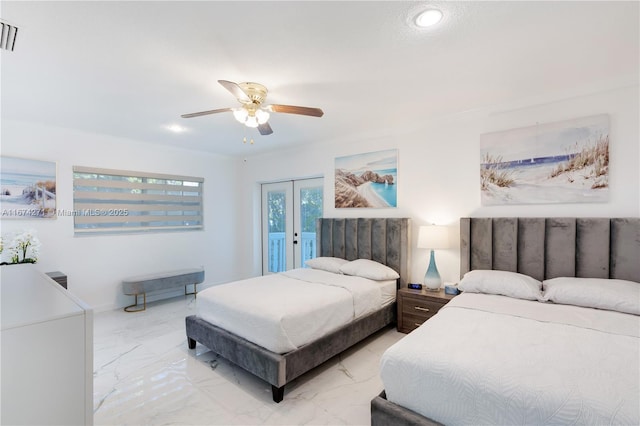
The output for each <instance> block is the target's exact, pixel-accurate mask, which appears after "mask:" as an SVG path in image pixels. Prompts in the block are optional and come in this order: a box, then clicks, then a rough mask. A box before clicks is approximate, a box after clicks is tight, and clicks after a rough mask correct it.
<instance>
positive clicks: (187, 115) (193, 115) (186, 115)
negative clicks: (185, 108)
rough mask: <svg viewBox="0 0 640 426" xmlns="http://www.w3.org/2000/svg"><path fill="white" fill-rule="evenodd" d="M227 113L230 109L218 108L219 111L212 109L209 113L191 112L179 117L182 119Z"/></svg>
mask: <svg viewBox="0 0 640 426" xmlns="http://www.w3.org/2000/svg"><path fill="white" fill-rule="evenodd" d="M227 111H233V109H232V108H220V109H212V110H209V111H201V112H192V113H190V114H182V115H181V116H180V117H182V118H192V117H200V116H202V115H209V114H217V113H219V112H227Z"/></svg>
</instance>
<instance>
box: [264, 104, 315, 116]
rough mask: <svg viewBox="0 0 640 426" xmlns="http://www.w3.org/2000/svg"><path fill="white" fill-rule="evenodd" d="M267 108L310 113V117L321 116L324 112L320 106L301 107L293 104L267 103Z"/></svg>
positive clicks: (300, 113) (292, 112)
mask: <svg viewBox="0 0 640 426" xmlns="http://www.w3.org/2000/svg"><path fill="white" fill-rule="evenodd" d="M269 109H270V110H271V111H273V112H284V113H286V114H299V115H310V116H312V117H322V116H323V115H324V112H323V111H322V110H321V109H320V108H310V107H301V106H294V105H269Z"/></svg>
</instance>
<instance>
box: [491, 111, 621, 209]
mask: <svg viewBox="0 0 640 426" xmlns="http://www.w3.org/2000/svg"><path fill="white" fill-rule="evenodd" d="M480 188H481V194H482V195H481V199H482V204H483V205H504V204H547V203H549V204H551V203H585V202H586V203H589V202H606V201H607V200H608V197H609V116H608V115H607V114H602V115H596V116H590V117H583V118H576V119H573V120H567V121H562V122H556V123H546V124H538V125H535V126H530V127H523V128H519V129H511V130H506V131H502V132H495V133H486V134H483V135H480Z"/></svg>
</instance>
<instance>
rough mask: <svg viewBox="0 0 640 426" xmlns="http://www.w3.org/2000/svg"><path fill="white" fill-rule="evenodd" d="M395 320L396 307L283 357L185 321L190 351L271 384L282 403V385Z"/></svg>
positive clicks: (204, 324) (193, 319)
mask: <svg viewBox="0 0 640 426" xmlns="http://www.w3.org/2000/svg"><path fill="white" fill-rule="evenodd" d="M395 320H396V304H395V303H392V304H390V305H387V306H385V307H384V308H382V309H380V310H378V311H376V312H373V313H371V314H369V315H367V316H365V317H363V318H360V319H358V320H356V321H354V322H352V323H350V324H347V325H345V326H343V327H341V328H339V329H338V330H336V331H334V332H332V333H331V334H329V335H327V336H324V337H322V338H320V339H318V340H316V341H313V342H311V343H309V344H307V345H305V346H302V347H300V348H298V349H296V350H294V351H291V352H288V353H286V354H277V353H274V352H271V351H269V350H267V349H265V348H263V347H261V346H258V345H256V344H255V343H252V342H250V341H248V340H246V339H243V338H242V337H239V336H237V335H235V334H233V333H230V332H228V331H226V330H224V329H222V328H220V327H217V326H215V325H213V324H211V323H209V322H207V321H205V320H203V319H202V318H200V317H198V316H196V315H191V316H188V317H187V318H186V320H185V321H186V328H187V341H188V345H189V348H190V349H194V348H195V346H196V342H199V343H201V344H203V345H204V346H206V347H208V348H209V349H211V350H212V351H213V352H215V353H217V354H219V355H220V356H222V357H223V358H226V359H227V360H229V361H231V362H232V363H234V364H236V365H237V366H239V367H241V368H243V369H245V370H247V371H249V372H250V373H252V374H254V375H256V376H258V377H260V378H261V379H263V380H265V381H267V382H268V383H270V384H271V390H272V392H273V400H274V401H275V402H280V401H282V398H283V397H284V385H285V384H286V383H288V382H290V381H292V380H293V379H295V378H297V377H299V376H300V375H302V374H303V373H306V372H307V371H309V370H311V369H313V368H315V367H317V366H318V365H320V364H322V363H323V362H325V361H327V360H328V359H330V358H332V357H333V356H335V355H337V354H339V353H341V352H342V351H344V350H345V349H347V348H349V347H351V346H353V345H354V344H356V343H358V342H359V341H361V340H363V339H365V338H366V337H368V336H370V335H371V334H373V333H375V332H376V331H378V330H381V329H383V328H384V327H386V326H387V325H389V324H394V323H395Z"/></svg>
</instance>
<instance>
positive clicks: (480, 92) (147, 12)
mask: <svg viewBox="0 0 640 426" xmlns="http://www.w3.org/2000/svg"><path fill="white" fill-rule="evenodd" d="M639 4H640V3H638V2H637V1H629V2H612V1H604V2H591V1H585V2H580V1H571V2H522V1H512V2H448V1H446V2H401V1H393V2H361V1H356V2H335V1H320V2H263V1H261V2H242V1H235V2H217V1H216V2H213V1H200V2H186V1H180V2H179V1H173V2H149V1H140V2H109V1H106V2H100V1H92V2H56V1H47V2H24V1H20V2H11V1H4V0H2V2H1V9H0V17H1V18H2V20H3V21H5V22H8V23H11V24H14V25H17V26H18V27H19V28H20V31H19V34H18V40H17V42H16V50H15V51H14V52H6V51H2V56H1V67H2V68H1V71H2V73H1V78H2V80H1V82H2V86H1V89H2V92H1V96H2V118H3V119H15V120H22V121H30V122H38V123H45V124H49V125H55V126H62V127H68V128H75V129H80V130H84V131H89V132H95V133H102V134H107V135H113V136H117V137H124V138H131V139H135V140H140V141H147V142H152V143H158V144H167V145H176V146H181V147H185V148H188V149H196V150H204V151H209V152H215V153H220V154H224V155H248V154H252V153H259V152H264V151H266V150H276V149H282V148H284V147H291V146H295V145H299V144H312V143H323V142H327V141H345V142H346V141H350V140H367V139H368V138H372V137H380V136H382V137H384V136H385V135H394V134H398V133H402V132H403V131H406V130H407V129H413V128H416V127H417V126H419V125H420V123H421V122H424V121H425V120H427V119H429V118H430V117H434V116H443V115H448V114H452V113H456V112H460V111H466V110H470V109H475V108H482V107H488V106H492V105H493V106H496V105H504V104H505V103H509V102H514V101H517V100H519V99H527V98H532V97H536V96H541V95H545V94H550V95H552V94H557V93H573V92H580V91H584V90H590V88H594V89H601V88H610V87H624V86H630V85H636V84H638V79H639V77H638V75H639V72H640V70H639V52H640V35H639V30H638V28H639V26H640V24H639V22H640V15H639V14H640V12H639ZM427 6H436V7H438V8H440V9H441V10H442V11H443V12H444V16H445V17H444V20H443V21H442V22H441V24H440V25H438V26H437V27H435V28H432V29H422V30H419V29H417V28H415V27H414V26H412V25H411V18H412V17H413V16H414V15H415V13H417V12H418V11H420V10H422V9H425V8H427ZM219 79H225V80H231V81H235V82H241V81H255V82H259V83H262V84H264V85H266V86H267V87H268V88H269V91H270V92H269V95H268V98H267V103H278V104H291V105H302V106H311V107H320V108H322V109H323V110H324V112H325V115H324V117H322V118H314V117H305V116H297V115H289V114H272V118H271V119H270V121H269V122H270V124H271V127H272V128H273V130H274V133H273V134H272V135H270V136H260V135H259V133H258V132H257V130H256V129H249V128H246V127H244V126H242V125H241V124H239V123H238V122H236V121H235V120H234V119H233V116H232V114H231V113H223V114H217V115H209V116H204V117H198V118H191V119H182V118H180V114H184V113H189V112H195V111H202V110H208V109H215V108H224V107H230V106H233V107H235V106H237V105H239V104H238V103H237V101H236V100H235V98H234V97H233V96H232V95H231V94H230V93H229V92H227V91H226V90H225V89H224V88H223V87H222V86H220V85H219V84H217V80H219ZM172 124H180V125H182V126H184V127H186V128H187V131H186V132H184V133H181V134H175V133H172V132H170V131H168V130H167V129H166V126H169V125H172ZM245 136H246V137H247V138H248V139H251V138H253V139H254V140H255V145H253V146H250V145H249V144H247V145H243V144H242V138H243V137H245Z"/></svg>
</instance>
